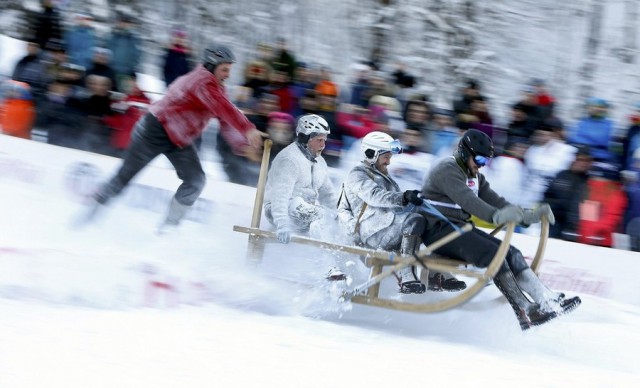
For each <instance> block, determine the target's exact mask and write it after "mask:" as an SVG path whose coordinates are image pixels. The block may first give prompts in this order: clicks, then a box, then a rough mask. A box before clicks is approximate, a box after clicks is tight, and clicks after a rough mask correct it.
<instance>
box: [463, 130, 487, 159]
mask: <svg viewBox="0 0 640 388" xmlns="http://www.w3.org/2000/svg"><path fill="white" fill-rule="evenodd" d="M458 154H459V155H460V157H461V158H462V160H463V161H464V162H465V163H466V162H467V160H468V158H469V156H471V157H475V156H477V155H480V156H484V157H487V158H493V142H492V141H491V138H490V137H489V135H487V134H486V133H484V132H482V131H479V130H477V129H469V130H467V131H466V132H465V133H464V134H463V135H462V139H460V142H459V143H458Z"/></svg>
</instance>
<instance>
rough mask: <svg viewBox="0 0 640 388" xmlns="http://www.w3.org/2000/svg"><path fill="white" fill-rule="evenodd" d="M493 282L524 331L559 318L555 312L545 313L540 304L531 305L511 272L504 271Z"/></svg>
mask: <svg viewBox="0 0 640 388" xmlns="http://www.w3.org/2000/svg"><path fill="white" fill-rule="evenodd" d="M493 281H494V283H495V285H496V287H498V289H499V290H500V292H502V294H503V295H504V296H505V298H507V301H509V304H510V305H511V307H512V308H513V311H514V312H515V314H516V317H517V318H518V322H519V323H520V328H521V329H522V330H523V331H524V330H527V329H529V328H530V327H532V326H538V325H542V324H544V323H546V322H549V321H550V320H552V319H554V318H556V317H558V314H557V313H556V312H555V311H545V310H544V309H543V308H541V307H540V305H539V304H537V303H531V302H530V301H529V299H527V297H526V296H525V295H524V294H523V293H522V290H521V289H520V287H519V286H518V283H517V282H516V278H515V276H514V275H513V272H511V270H506V271H502V272H501V273H499V274H498V275H496V276H495V277H494V278H493Z"/></svg>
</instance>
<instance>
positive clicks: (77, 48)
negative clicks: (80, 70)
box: [65, 13, 97, 70]
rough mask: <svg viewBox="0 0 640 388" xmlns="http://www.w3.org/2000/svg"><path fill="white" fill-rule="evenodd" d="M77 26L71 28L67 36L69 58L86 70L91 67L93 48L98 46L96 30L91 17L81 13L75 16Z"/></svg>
mask: <svg viewBox="0 0 640 388" xmlns="http://www.w3.org/2000/svg"><path fill="white" fill-rule="evenodd" d="M75 21H76V24H75V25H74V26H72V27H71V28H69V30H68V31H67V33H66V35H65V43H66V45H67V56H68V57H69V61H70V62H71V63H73V64H74V65H79V66H82V67H84V68H85V70H86V69H88V68H89V67H91V62H92V60H93V48H94V47H95V46H96V45H97V39H96V32H95V28H94V27H93V26H92V25H91V23H92V21H93V19H92V18H91V16H90V15H88V14H84V13H79V14H77V15H76V16H75Z"/></svg>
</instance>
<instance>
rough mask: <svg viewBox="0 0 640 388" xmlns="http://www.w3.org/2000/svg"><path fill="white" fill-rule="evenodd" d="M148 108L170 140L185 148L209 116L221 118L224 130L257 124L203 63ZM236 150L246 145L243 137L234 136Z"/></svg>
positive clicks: (173, 84)
mask: <svg viewBox="0 0 640 388" xmlns="http://www.w3.org/2000/svg"><path fill="white" fill-rule="evenodd" d="M149 111H150V112H151V113H152V114H153V115H154V116H155V117H156V118H157V119H158V121H160V123H162V125H163V126H164V128H165V130H166V131H167V134H168V135H169V139H171V141H172V142H173V143H174V144H175V145H177V146H178V147H184V146H187V145H189V144H191V143H192V142H193V140H194V139H195V138H197V137H198V136H200V135H201V134H202V132H203V131H204V129H205V128H206V126H207V124H208V123H209V120H210V119H213V118H217V119H218V121H220V130H221V131H222V132H223V134H224V132H227V131H231V130H233V129H235V130H237V131H240V132H241V133H243V134H244V133H246V132H247V131H249V130H250V129H252V128H254V125H253V124H252V123H251V122H250V121H249V120H248V119H247V118H246V117H245V115H244V114H242V112H240V111H239V110H238V108H236V107H235V106H234V105H233V104H232V103H231V101H229V99H228V98H227V96H226V95H225V93H224V86H223V85H221V84H220V83H218V80H217V79H216V77H215V76H214V75H213V74H211V72H209V71H208V70H207V69H205V68H204V67H203V66H202V65H198V66H197V67H196V68H195V69H194V70H193V71H191V72H189V73H187V74H185V75H183V76H182V77H179V78H178V79H176V80H175V81H174V82H173V83H171V85H170V86H169V90H167V94H165V96H164V97H163V98H162V99H161V100H160V101H158V102H156V103H154V104H153V105H151V107H150V108H149ZM233 139H235V140H234V141H235V144H231V146H232V147H233V148H234V149H236V150H237V149H240V148H241V147H242V146H244V145H246V144H247V143H246V138H244V137H243V136H236V137H233Z"/></svg>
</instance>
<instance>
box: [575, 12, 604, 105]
mask: <svg viewBox="0 0 640 388" xmlns="http://www.w3.org/2000/svg"><path fill="white" fill-rule="evenodd" d="M589 8H590V10H591V11H590V13H589V31H588V33H587V36H586V38H587V42H586V45H585V53H584V63H583V65H582V69H581V71H580V77H581V82H580V87H579V89H578V90H579V102H580V103H584V101H585V100H586V99H587V98H589V97H590V96H592V95H593V92H594V90H593V89H594V88H593V83H594V77H595V73H596V67H597V61H598V49H599V47H600V44H601V39H602V20H603V18H604V5H603V4H602V3H601V2H600V0H592V1H591V5H590V7H589Z"/></svg>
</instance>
